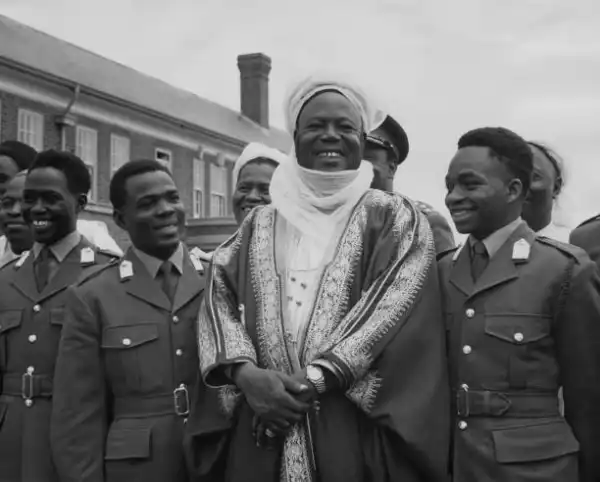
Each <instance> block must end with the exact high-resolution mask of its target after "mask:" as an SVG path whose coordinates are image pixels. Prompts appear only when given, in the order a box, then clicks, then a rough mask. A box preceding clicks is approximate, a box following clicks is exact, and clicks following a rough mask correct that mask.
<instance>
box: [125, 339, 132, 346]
mask: <svg viewBox="0 0 600 482" xmlns="http://www.w3.org/2000/svg"><path fill="white" fill-rule="evenodd" d="M123 345H125V346H129V345H131V340H130V339H129V338H123Z"/></svg>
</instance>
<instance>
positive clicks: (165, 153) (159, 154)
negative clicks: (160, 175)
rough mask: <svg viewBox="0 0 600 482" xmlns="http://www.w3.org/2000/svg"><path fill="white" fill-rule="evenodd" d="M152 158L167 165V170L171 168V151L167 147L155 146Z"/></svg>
mask: <svg viewBox="0 0 600 482" xmlns="http://www.w3.org/2000/svg"><path fill="white" fill-rule="evenodd" d="M154 158H155V159H156V160H157V161H158V162H160V163H161V164H164V165H165V166H167V168H168V169H169V171H170V170H171V169H172V168H173V153H172V152H171V151H169V150H167V149H160V148H156V150H155V151H154Z"/></svg>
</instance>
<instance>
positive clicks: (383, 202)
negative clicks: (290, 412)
mask: <svg viewBox="0 0 600 482" xmlns="http://www.w3.org/2000/svg"><path fill="white" fill-rule="evenodd" d="M277 219H278V213H277V211H276V210H275V208H273V207H272V206H265V207H261V208H257V209H255V210H254V211H253V212H252V213H250V214H249V216H248V217H247V218H246V220H245V221H244V223H243V225H242V226H241V227H240V229H239V230H238V232H237V233H236V234H235V235H234V236H233V237H232V238H230V239H229V240H228V241H226V242H225V243H224V244H223V245H222V246H221V247H219V248H218V249H217V250H216V251H215V253H214V256H213V262H212V264H211V268H210V270H209V271H210V274H209V280H208V288H207V292H206V297H205V302H204V304H203V306H202V308H201V312H200V316H199V321H198V336H199V353H200V358H201V360H200V368H201V373H202V376H203V379H204V380H205V385H201V386H200V387H199V390H200V392H199V393H198V394H197V396H196V398H195V403H194V406H193V409H192V413H191V416H190V419H189V421H188V425H187V431H188V433H187V442H186V444H187V450H188V457H189V463H190V468H191V469H192V471H193V473H194V474H195V475H196V477H198V480H200V481H213V480H214V481H223V480H225V481H228V482H238V481H239V482H242V481H244V482H253V481H257V482H258V481H267V482H276V481H285V482H309V481H317V480H319V481H322V482H338V481H339V482H342V481H345V482H364V481H374V482H384V481H405V482H413V481H414V482H417V481H418V482H421V481H422V482H425V481H427V482H437V481H441V480H446V473H447V456H448V452H449V447H448V445H449V431H450V429H449V426H450V420H449V418H450V417H449V389H448V380H447V363H446V349H445V331H444V325H443V320H442V310H441V301H440V292H439V284H438V277H437V269H436V265H435V246H434V241H433V235H432V232H431V229H430V227H429V224H428V222H427V220H426V218H425V216H424V214H422V213H420V211H419V210H418V209H417V208H415V206H414V205H413V204H412V203H411V202H410V201H408V200H407V199H405V198H404V197H402V196H400V195H398V194H388V193H383V192H381V191H376V190H370V191H368V192H367V193H366V194H365V195H364V196H363V198H362V199H361V200H360V201H359V203H358V204H357V205H356V207H355V208H354V210H353V212H352V214H351V216H350V218H349V221H348V223H347V226H346V227H345V231H344V233H343V235H342V236H341V239H340V240H339V244H338V246H337V250H336V252H335V254H334V256H333V259H332V261H331V262H330V263H329V264H328V265H327V266H326V268H325V270H324V271H323V274H322V275H321V281H320V285H319V288H318V290H317V295H316V298H315V301H314V306H313V307H312V312H311V315H310V319H309V321H308V325H307V329H306V334H305V336H304V338H303V344H302V346H301V347H300V350H299V351H298V354H299V357H300V363H301V365H302V366H303V367H304V366H306V365H308V364H309V363H311V362H314V361H318V360H326V361H328V362H329V365H330V366H333V367H335V368H336V369H337V370H339V372H338V375H340V376H341V377H342V378H343V379H344V380H346V382H347V386H346V387H345V388H344V390H340V391H338V392H335V391H334V392H327V393H326V394H325V395H323V396H321V397H320V410H319V412H318V415H315V414H314V413H313V414H311V415H310V416H309V417H307V420H306V421H305V422H304V423H302V424H297V425H295V426H294V427H293V428H292V429H291V431H290V432H289V434H288V435H287V436H286V438H285V440H284V441H283V442H282V443H281V446H280V447H279V449H277V450H267V449H264V448H259V447H257V446H256V444H255V442H254V438H253V435H252V418H253V413H252V411H251V408H250V406H249V405H248V404H247V403H246V402H245V400H244V399H243V396H242V395H241V393H240V392H239V390H238V389H237V388H236V387H235V386H233V385H230V383H231V381H230V380H229V379H228V378H227V377H226V374H225V373H226V370H225V369H226V368H227V367H228V366H231V365H232V364H235V363H238V362H244V361H250V362H253V363H255V364H257V365H258V366H259V367H261V368H268V369H271V370H279V371H282V372H285V373H288V374H291V373H292V372H293V368H292V360H291V356H290V354H291V347H290V346H289V345H288V340H287V339H286V337H285V333H284V328H283V325H284V324H283V316H284V312H285V310H284V305H283V301H282V299H281V293H282V286H281V280H280V278H279V276H278V271H277V268H278V267H277V266H276V264H277V262H276V256H275V254H276V246H275V243H277V242H278V240H277V237H276V235H275V232H276V229H275V226H276V223H277Z"/></svg>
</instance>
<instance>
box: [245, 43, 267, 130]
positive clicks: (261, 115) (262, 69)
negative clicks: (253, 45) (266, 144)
mask: <svg viewBox="0 0 600 482" xmlns="http://www.w3.org/2000/svg"><path fill="white" fill-rule="evenodd" d="M238 68H239V69H240V96H241V103H242V106H241V111H242V114H243V115H245V116H246V117H248V118H249V119H252V120H253V121H254V122H256V123H257V124H259V125H261V126H262V127H265V128H267V129H268V128H269V73H270V72H271V59H270V58H269V57H267V56H266V55H264V54H260V53H259V54H245V55H239V56H238Z"/></svg>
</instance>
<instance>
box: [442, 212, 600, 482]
mask: <svg viewBox="0 0 600 482" xmlns="http://www.w3.org/2000/svg"><path fill="white" fill-rule="evenodd" d="M469 251H470V248H469V246H468V245H466V246H465V248H464V249H462V250H460V251H458V250H457V251H455V254H454V255H452V254H448V255H446V256H443V257H442V258H441V260H440V261H439V267H440V272H441V273H440V274H441V283H442V291H443V295H444V310H445V318H446V327H447V334H448V340H449V342H448V345H449V360H450V375H451V384H452V387H453V389H454V393H455V396H454V397H453V413H454V414H455V418H454V424H453V427H454V428H453V450H452V465H453V466H452V470H453V477H454V478H453V480H454V481H456V482H496V481H498V482H499V481H502V482H504V481H510V482H530V481H531V482H533V481H548V482H550V481H552V482H579V481H585V482H597V481H599V480H600V436H599V435H600V434H599V432H600V378H599V376H600V323H599V320H600V280H599V278H598V272H597V270H596V267H595V266H594V264H593V262H592V261H591V260H590V259H589V257H588V256H587V255H586V254H585V253H584V252H583V251H582V250H580V249H579V248H576V247H574V246H571V245H568V244H562V243H560V242H558V241H554V240H550V239H548V238H543V237H536V235H535V234H534V233H533V232H532V231H531V230H530V229H529V227H527V226H526V225H525V224H521V225H520V226H519V227H518V228H517V229H516V230H515V231H514V232H513V233H512V235H511V236H510V237H509V238H508V240H507V241H506V242H505V243H504V244H503V245H502V247H501V248H500V249H499V251H498V252H497V253H496V254H495V255H493V256H492V258H491V260H490V262H489V265H488V266H487V268H486V269H485V271H484V272H483V274H482V275H481V276H480V277H479V279H478V280H477V281H476V282H475V283H474V282H473V279H472V277H471V272H470V256H471V255H470V252H469ZM561 385H562V386H563V390H564V400H565V418H563V417H562V416H561V415H560V413H559V409H558V402H557V391H558V389H559V387H560V386H561Z"/></svg>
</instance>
